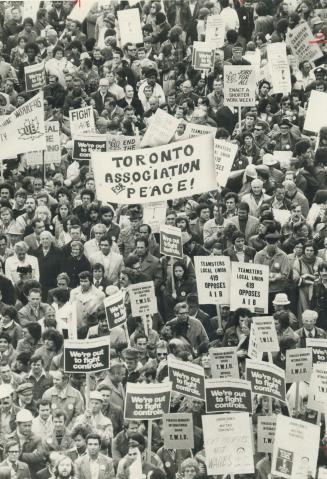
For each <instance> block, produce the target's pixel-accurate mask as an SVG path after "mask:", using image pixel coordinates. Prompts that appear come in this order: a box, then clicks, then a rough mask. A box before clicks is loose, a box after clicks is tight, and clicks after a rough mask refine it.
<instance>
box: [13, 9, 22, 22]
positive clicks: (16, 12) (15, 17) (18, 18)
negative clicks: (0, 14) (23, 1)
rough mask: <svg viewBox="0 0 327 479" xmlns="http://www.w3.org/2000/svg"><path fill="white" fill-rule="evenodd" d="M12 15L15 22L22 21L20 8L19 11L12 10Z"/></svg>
mask: <svg viewBox="0 0 327 479" xmlns="http://www.w3.org/2000/svg"><path fill="white" fill-rule="evenodd" d="M11 15H12V19H13V20H15V22H18V21H19V20H20V12H19V10H18V8H17V9H16V8H15V9H14V10H12V12H11Z"/></svg>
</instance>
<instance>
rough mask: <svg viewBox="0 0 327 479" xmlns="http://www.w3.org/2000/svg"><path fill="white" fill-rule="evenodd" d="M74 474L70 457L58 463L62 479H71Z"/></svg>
mask: <svg viewBox="0 0 327 479" xmlns="http://www.w3.org/2000/svg"><path fill="white" fill-rule="evenodd" d="M71 472H72V461H71V459H70V458H69V457H67V458H64V459H61V460H60V462H59V463H58V473H59V477H60V479H65V478H66V477H70V475H71Z"/></svg>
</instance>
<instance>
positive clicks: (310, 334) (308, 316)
mask: <svg viewBox="0 0 327 479" xmlns="http://www.w3.org/2000/svg"><path fill="white" fill-rule="evenodd" d="M317 318H318V313H317V312H316V311H313V310H311V309H306V310H305V311H303V313H302V324H303V326H302V328H300V329H298V330H297V331H296V334H297V335H298V336H299V338H300V342H299V346H298V347H299V348H306V347H307V344H306V340H307V338H316V339H319V338H326V333H325V331H324V330H323V329H321V328H317V326H316V322H317Z"/></svg>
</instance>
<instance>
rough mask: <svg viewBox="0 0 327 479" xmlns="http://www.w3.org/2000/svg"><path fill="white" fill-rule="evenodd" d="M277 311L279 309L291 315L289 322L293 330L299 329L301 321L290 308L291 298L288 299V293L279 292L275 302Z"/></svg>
mask: <svg viewBox="0 0 327 479" xmlns="http://www.w3.org/2000/svg"><path fill="white" fill-rule="evenodd" d="M272 304H273V306H274V310H275V312H277V311H284V312H286V313H287V314H288V316H289V322H290V325H291V327H292V328H293V330H295V329H297V328H298V326H299V321H298V319H297V317H296V316H295V314H294V313H292V311H291V310H290V307H289V306H290V304H291V302H290V300H289V299H288V296H287V294H285V293H277V294H276V296H275V298H274V300H273V302H272Z"/></svg>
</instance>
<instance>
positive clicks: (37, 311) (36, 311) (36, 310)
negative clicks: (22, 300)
mask: <svg viewBox="0 0 327 479" xmlns="http://www.w3.org/2000/svg"><path fill="white" fill-rule="evenodd" d="M27 299H28V303H27V304H26V305H25V306H23V307H22V308H21V309H20V310H19V311H18V319H19V324H20V325H21V326H22V327H24V326H25V324H27V323H31V322H37V321H39V320H40V319H41V318H43V317H44V315H45V311H46V309H47V307H48V305H47V304H46V303H42V302H41V291H40V289H37V288H32V289H31V290H30V291H29V293H28V297H27Z"/></svg>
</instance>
